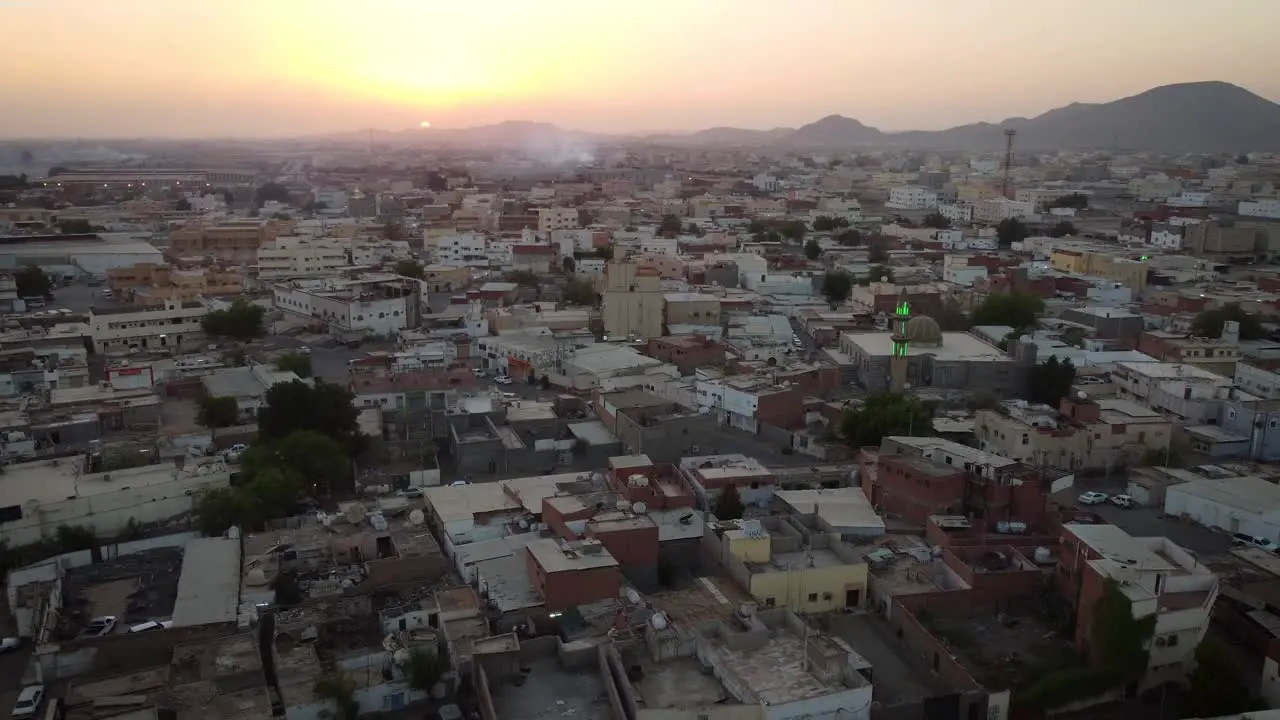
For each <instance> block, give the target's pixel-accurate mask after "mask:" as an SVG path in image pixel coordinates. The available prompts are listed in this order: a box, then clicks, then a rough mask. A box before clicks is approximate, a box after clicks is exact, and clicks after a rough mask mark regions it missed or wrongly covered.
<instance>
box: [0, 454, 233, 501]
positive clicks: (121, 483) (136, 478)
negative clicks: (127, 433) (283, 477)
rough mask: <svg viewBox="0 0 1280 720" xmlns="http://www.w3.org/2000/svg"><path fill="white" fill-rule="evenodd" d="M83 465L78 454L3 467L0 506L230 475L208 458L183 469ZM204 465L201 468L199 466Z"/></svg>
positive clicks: (189, 463)
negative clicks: (102, 469) (91, 469)
mask: <svg viewBox="0 0 1280 720" xmlns="http://www.w3.org/2000/svg"><path fill="white" fill-rule="evenodd" d="M80 467H82V465H81V459H80V458H79V457H69V458H56V459H53V460H40V461H37V462H30V463H20V464H15V465H8V466H6V467H5V469H4V470H5V471H4V474H3V475H0V507H6V506H9V505H23V504H26V503H27V502H40V503H54V502H59V501H62V500H68V499H71V498H76V497H92V496H94V495H101V494H104V493H114V492H119V491H121V490H138V489H140V488H145V487H155V486H157V485H164V484H166V483H171V482H175V481H178V480H181V479H183V478H190V477H193V476H204V477H205V478H207V479H209V480H210V481H213V480H215V479H216V478H215V477H214V475H215V474H221V475H223V476H225V477H227V478H230V471H229V469H228V468H227V466H226V465H225V464H224V463H222V462H220V461H218V460H216V459H210V460H208V461H206V462H203V463H195V462H193V461H191V460H188V461H187V464H186V466H185V467H183V469H182V470H178V469H177V468H176V467H174V465H173V463H159V464H156V465H144V466H142V467H136V468H128V469H126V470H113V471H111V472H109V473H88V474H84V475H80V474H78V473H77V472H76V470H77V469H78V468H80ZM202 467H203V468H205V470H204V472H200V471H199V468H202Z"/></svg>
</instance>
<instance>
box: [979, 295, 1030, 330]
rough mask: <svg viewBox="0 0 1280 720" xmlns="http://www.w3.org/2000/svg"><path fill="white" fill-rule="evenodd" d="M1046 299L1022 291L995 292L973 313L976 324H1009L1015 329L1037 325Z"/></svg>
mask: <svg viewBox="0 0 1280 720" xmlns="http://www.w3.org/2000/svg"><path fill="white" fill-rule="evenodd" d="M1042 312H1044V300H1042V299H1041V298H1039V297H1038V296H1036V295H1032V294H1030V293H1022V292H1008V293H994V294H991V295H988V296H987V299H986V300H983V301H982V304H981V305H979V306H978V309H977V310H976V311H974V313H973V324H974V325H1008V326H1009V327H1011V328H1014V329H1019V330H1020V329H1023V328H1030V327H1035V324H1036V321H1037V319H1038V318H1039V317H1040V313H1042Z"/></svg>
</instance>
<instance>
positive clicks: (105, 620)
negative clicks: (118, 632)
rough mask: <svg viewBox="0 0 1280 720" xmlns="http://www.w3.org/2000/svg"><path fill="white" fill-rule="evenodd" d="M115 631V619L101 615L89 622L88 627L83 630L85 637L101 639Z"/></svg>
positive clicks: (112, 616) (111, 616)
mask: <svg viewBox="0 0 1280 720" xmlns="http://www.w3.org/2000/svg"><path fill="white" fill-rule="evenodd" d="M115 629H116V617H115V616H114V615H103V616H102V617H96V618H94V619H92V620H90V621H89V627H87V628H85V629H84V634H85V637H102V636H103V635H110V634H111V631H112V630H115Z"/></svg>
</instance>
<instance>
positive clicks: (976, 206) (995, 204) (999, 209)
mask: <svg viewBox="0 0 1280 720" xmlns="http://www.w3.org/2000/svg"><path fill="white" fill-rule="evenodd" d="M1035 214H1036V210H1035V206H1034V205H1032V204H1031V203H1029V202H1018V201H1017V200H1010V199H1008V198H991V199H985V200H975V201H974V203H973V221H974V222H979V223H988V224H992V225H997V224H999V223H1001V222H1002V221H1004V220H1010V219H1018V220H1024V219H1026V218H1030V217H1034V216H1035Z"/></svg>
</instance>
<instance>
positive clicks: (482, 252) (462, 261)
mask: <svg viewBox="0 0 1280 720" xmlns="http://www.w3.org/2000/svg"><path fill="white" fill-rule="evenodd" d="M431 261H432V262H433V263H436V264H439V265H448V266H449V267H470V268H488V267H489V242H488V240H487V239H486V238H485V236H484V235H481V234H480V233H460V234H457V235H444V236H442V237H440V238H439V239H438V240H436V244H435V247H434V248H433V249H432V257H431Z"/></svg>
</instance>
